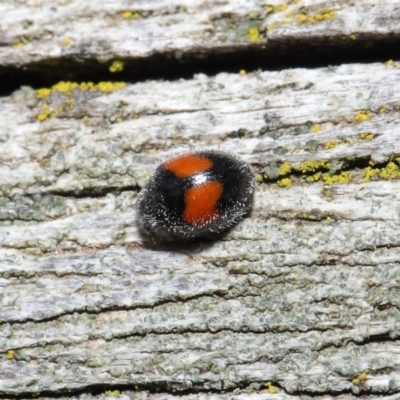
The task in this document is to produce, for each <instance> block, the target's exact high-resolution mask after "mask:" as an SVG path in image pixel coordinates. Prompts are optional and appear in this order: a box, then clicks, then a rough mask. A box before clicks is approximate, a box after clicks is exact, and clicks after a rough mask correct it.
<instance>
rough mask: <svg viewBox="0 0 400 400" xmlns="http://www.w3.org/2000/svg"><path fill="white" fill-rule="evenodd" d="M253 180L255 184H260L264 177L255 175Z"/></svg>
mask: <svg viewBox="0 0 400 400" xmlns="http://www.w3.org/2000/svg"><path fill="white" fill-rule="evenodd" d="M255 179H256V181H257V182H262V181H263V180H264V177H263V175H262V174H256V176H255Z"/></svg>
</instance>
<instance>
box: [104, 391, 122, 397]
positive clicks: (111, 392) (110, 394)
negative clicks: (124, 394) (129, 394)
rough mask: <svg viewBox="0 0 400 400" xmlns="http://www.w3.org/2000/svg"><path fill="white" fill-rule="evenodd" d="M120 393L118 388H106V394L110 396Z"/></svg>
mask: <svg viewBox="0 0 400 400" xmlns="http://www.w3.org/2000/svg"><path fill="white" fill-rule="evenodd" d="M120 394H121V392H120V391H119V390H106V395H107V396H111V397H117V396H119V395H120Z"/></svg>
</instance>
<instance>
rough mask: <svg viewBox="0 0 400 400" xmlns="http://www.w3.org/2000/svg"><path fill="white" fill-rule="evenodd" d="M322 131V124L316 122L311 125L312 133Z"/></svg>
mask: <svg viewBox="0 0 400 400" xmlns="http://www.w3.org/2000/svg"><path fill="white" fill-rule="evenodd" d="M320 131H321V125H320V124H314V125H313V126H312V127H311V132H312V133H319V132H320Z"/></svg>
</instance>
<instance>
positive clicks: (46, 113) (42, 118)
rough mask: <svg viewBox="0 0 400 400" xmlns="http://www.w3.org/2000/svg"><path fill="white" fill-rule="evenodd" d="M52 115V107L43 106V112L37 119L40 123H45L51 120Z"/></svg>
mask: <svg viewBox="0 0 400 400" xmlns="http://www.w3.org/2000/svg"><path fill="white" fill-rule="evenodd" d="M52 113H53V112H52V110H51V109H50V107H49V106H48V105H47V104H42V112H41V113H39V114H38V115H37V116H36V118H37V119H38V121H40V122H43V121H45V120H46V119H47V118H49V117H50V116H51V114H52Z"/></svg>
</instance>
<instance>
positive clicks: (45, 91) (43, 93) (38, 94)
mask: <svg viewBox="0 0 400 400" xmlns="http://www.w3.org/2000/svg"><path fill="white" fill-rule="evenodd" d="M50 94H51V90H50V89H47V88H43V89H38V90H36V97H37V98H38V99H44V98H45V97H48V96H50Z"/></svg>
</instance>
